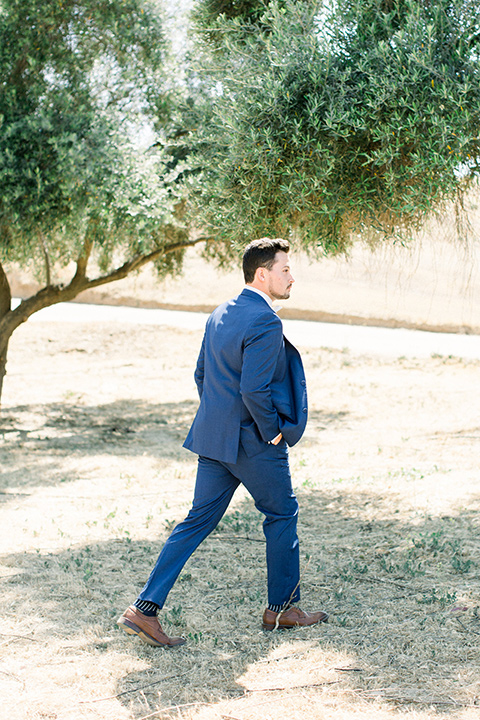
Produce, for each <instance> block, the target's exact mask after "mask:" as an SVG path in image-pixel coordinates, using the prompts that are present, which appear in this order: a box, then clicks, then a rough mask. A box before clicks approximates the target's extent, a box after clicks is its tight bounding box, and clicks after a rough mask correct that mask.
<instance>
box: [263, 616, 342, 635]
mask: <svg viewBox="0 0 480 720" xmlns="http://www.w3.org/2000/svg"><path fill="white" fill-rule="evenodd" d="M327 620H328V615H327V613H324V617H322V618H320V620H317V622H316V623H312V624H311V625H300V623H295V625H279V626H278V627H277V630H293V628H298V627H313V626H314V625H319V624H320V623H324V622H327ZM262 628H263V629H264V630H267V631H271V630H275V623H272V624H271V623H262Z"/></svg>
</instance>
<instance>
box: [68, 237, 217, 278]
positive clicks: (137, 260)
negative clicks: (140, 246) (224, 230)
mask: <svg viewBox="0 0 480 720" xmlns="http://www.w3.org/2000/svg"><path fill="white" fill-rule="evenodd" d="M209 239H210V238H207V237H199V238H196V239H195V240H189V241H186V242H178V243H172V244H171V245H163V246H162V247H160V248H157V249H156V250H153V251H152V252H151V253H148V254H147V255H137V256H136V257H134V258H132V259H131V260H128V261H127V262H126V263H124V264H123V265H121V266H120V267H119V268H116V269H115V270H112V272H110V273H107V274H106V275H102V276H101V277H98V278H94V279H93V280H87V281H86V285H85V287H83V288H82V290H90V289H92V288H95V287H99V286H100V285H106V284H107V283H110V282H113V281H114V280H122V279H123V278H125V277H127V275H129V274H130V273H131V272H134V271H135V270H139V269H140V268H141V267H143V266H144V265H147V263H149V262H152V261H153V260H155V259H156V258H157V257H160V256H161V255H168V254H169V253H172V252H176V251H177V250H182V249H184V248H187V247H193V246H194V245H198V243H200V242H205V241H206V240H209ZM72 282H73V281H72ZM71 284H72V283H70V285H71ZM68 287H69V286H68Z"/></svg>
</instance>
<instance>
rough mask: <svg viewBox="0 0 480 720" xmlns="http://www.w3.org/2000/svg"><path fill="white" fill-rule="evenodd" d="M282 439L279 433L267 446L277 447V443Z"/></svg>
mask: <svg viewBox="0 0 480 720" xmlns="http://www.w3.org/2000/svg"><path fill="white" fill-rule="evenodd" d="M282 437H283V435H282V433H281V432H279V433H278V435H277V436H276V437H274V438H273V440H270V442H269V443H268V444H269V445H278V443H279V442H280V440H281V439H282Z"/></svg>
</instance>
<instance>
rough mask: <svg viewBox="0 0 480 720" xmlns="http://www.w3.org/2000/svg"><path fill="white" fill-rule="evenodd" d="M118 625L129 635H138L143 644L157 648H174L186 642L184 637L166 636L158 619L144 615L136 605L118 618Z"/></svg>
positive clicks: (131, 606)
mask: <svg viewBox="0 0 480 720" xmlns="http://www.w3.org/2000/svg"><path fill="white" fill-rule="evenodd" d="M117 625H119V626H120V627H121V628H122V630H125V632H127V633H128V634H129V635H138V637H139V638H140V639H141V640H143V642H146V643H148V645H154V646H155V647H174V646H175V645H184V644H185V642H186V641H185V640H184V639H183V638H182V637H168V635H165V633H164V632H163V629H162V626H161V625H160V623H159V621H158V618H157V617H148V615H144V614H143V613H142V612H140V610H138V609H137V608H136V607H135V606H134V605H130V607H128V608H127V609H126V610H125V612H124V613H123V615H122V616H121V617H119V618H118V620H117Z"/></svg>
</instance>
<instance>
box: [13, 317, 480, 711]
mask: <svg viewBox="0 0 480 720" xmlns="http://www.w3.org/2000/svg"><path fill="white" fill-rule="evenodd" d="M199 342H200V334H199V333H196V332H187V331H185V332H183V331H174V330H171V329H165V328H156V327H151V328H150V327H140V328H137V329H136V328H133V327H131V328H122V327H121V326H114V325H111V326H100V325H98V326H90V327H80V326H74V327H72V326H68V325H60V324H53V323H52V324H47V323H35V324H32V325H31V326H29V327H28V328H27V327H25V328H23V329H22V330H21V331H19V332H18V333H17V336H16V337H14V339H13V341H12V346H11V352H10V374H9V375H8V377H7V381H6V387H5V394H4V409H3V411H2V415H1V416H0V438H1V445H0V468H1V469H0V501H1V502H0V513H1V514H0V518H1V523H0V549H1V553H2V555H1V565H0V576H1V578H0V579H1V583H2V593H1V601H0V613H1V624H0V633H1V635H0V645H1V651H2V652H1V658H0V687H1V690H2V692H1V697H2V702H3V717H5V718H8V719H9V720H27V719H28V720H34V719H38V720H40V718H42V719H46V718H52V719H53V718H58V719H59V720H60V719H61V720H77V719H83V718H86V719H89V718H92V720H95V719H96V718H104V719H105V720H141V719H142V718H147V717H152V718H179V717H180V718H183V719H184V720H213V719H217V718H218V719H220V718H224V719H225V720H257V719H258V720H266V719H269V718H272V719H274V720H280V719H283V718H288V719H289V720H297V719H298V718H302V719H304V718H313V719H315V720H316V719H317V718H318V719H319V720H320V719H322V720H323V719H325V720H337V718H345V717H348V718H352V719H356V718H362V719H364V718H369V719H370V718H371V719H372V720H384V719H385V720H387V719H389V718H392V719H393V718H394V717H399V716H401V717H402V718H403V716H406V717H408V718H410V719H411V720H426V719H427V718H428V720H433V718H436V717H438V716H439V715H448V716H449V717H452V718H456V719H459V720H467V719H468V720H470V718H480V704H479V703H480V682H479V677H480V676H479V670H480V667H479V651H478V647H479V639H480V616H479V614H478V612H479V608H480V597H479V575H480V552H479V544H478V536H479V532H478V525H479V507H480V482H479V480H480V478H479V471H478V441H479V438H480V420H479V416H478V408H479V407H480V383H479V373H480V363H477V362H468V363H466V362H463V361H461V360H458V359H455V358H431V359H429V360H426V361H416V360H405V359H399V360H395V361H384V360H382V361H379V360H376V359H374V358H369V357H360V358H353V357H350V356H349V355H348V354H345V353H339V352H330V351H327V350H315V351H313V350H310V351H304V358H305V364H306V369H307V374H308V377H309V386H310V401H311V408H312V411H311V420H310V424H309V427H308V432H307V435H306V437H305V439H304V440H303V441H302V443H301V444H300V445H299V446H298V447H297V448H295V449H293V450H292V453H291V460H292V468H293V471H294V477H295V483H296V486H297V492H298V496H299V499H300V503H301V520H300V537H301V543H302V544H301V548H302V564H303V567H304V568H305V573H304V580H303V600H302V604H303V606H304V607H305V608H307V609H315V608H316V607H320V608H324V609H328V610H329V611H330V612H331V620H330V622H329V623H328V625H325V626H320V627H316V628H312V629H308V630H299V631H292V632H289V633H283V634H282V633H263V632H262V631H261V629H260V616H261V613H262V611H263V607H264V602H265V599H264V598H265V564H264V543H263V537H262V532H261V524H260V521H261V518H259V517H258V516H257V514H256V512H255V510H254V509H253V506H252V503H251V502H250V501H249V499H248V498H247V497H246V496H245V495H244V494H242V493H239V494H238V496H237V497H236V499H235V502H234V504H233V505H232V507H231V508H230V510H229V513H228V515H227V516H226V517H225V519H224V521H223V522H222V523H221V525H220V526H219V528H218V529H217V531H216V532H215V533H214V534H213V535H212V536H211V538H209V539H208V540H207V541H206V542H205V543H204V544H203V545H202V546H201V547H200V549H199V550H198V551H197V553H196V554H195V555H194V556H193V558H192V559H191V561H190V562H189V563H188V564H187V566H186V567H185V569H184V572H183V574H182V575H181V577H180V580H179V582H178V583H177V584H176V586H175V587H174V590H173V591H172V593H171V595H170V597H169V600H168V606H167V607H166V612H165V613H164V615H163V618H164V624H165V626H166V629H167V631H169V632H170V633H173V632H175V633H182V634H184V635H185V636H186V637H187V638H188V643H187V645H186V646H185V647H183V648H178V649H174V650H171V651H168V650H167V651H162V650H158V649H155V648H150V647H147V646H145V645H142V644H141V643H140V642H139V641H138V640H137V639H136V638H134V639H132V638H129V637H127V636H126V635H124V634H122V633H121V632H120V631H119V630H117V627H116V624H115V620H116V617H117V616H118V615H119V614H120V613H121V611H122V610H123V609H124V608H125V606H126V605H127V604H128V603H130V602H131V600H132V599H133V598H134V597H135V594H136V592H137V590H138V589H139V588H140V587H141V586H142V584H143V582H144V580H145V578H146V576H147V574H148V572H149V570H150V568H151V566H152V564H153V562H154V561H155V559H156V556H157V553H158V550H159V548H160V547H161V544H162V541H163V540H164V539H165V537H166V536H167V534H168V530H169V528H170V527H171V526H172V524H173V523H175V522H176V521H178V520H179V519H181V518H182V517H183V516H184V515H185V513H186V511H187V509H188V507H189V504H190V499H191V492H192V487H193V482H194V476H195V458H194V456H192V455H191V454H190V453H188V452H186V451H184V450H182V449H181V443H182V439H183V437H184V435H185V433H186V430H187V428H188V426H189V423H190V422H191V419H192V417H193V413H194V411H195V407H196V396H195V389H194V385H193V380H192V371H193V367H194V362H195V359H196V354H197V349H198V346H199Z"/></svg>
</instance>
